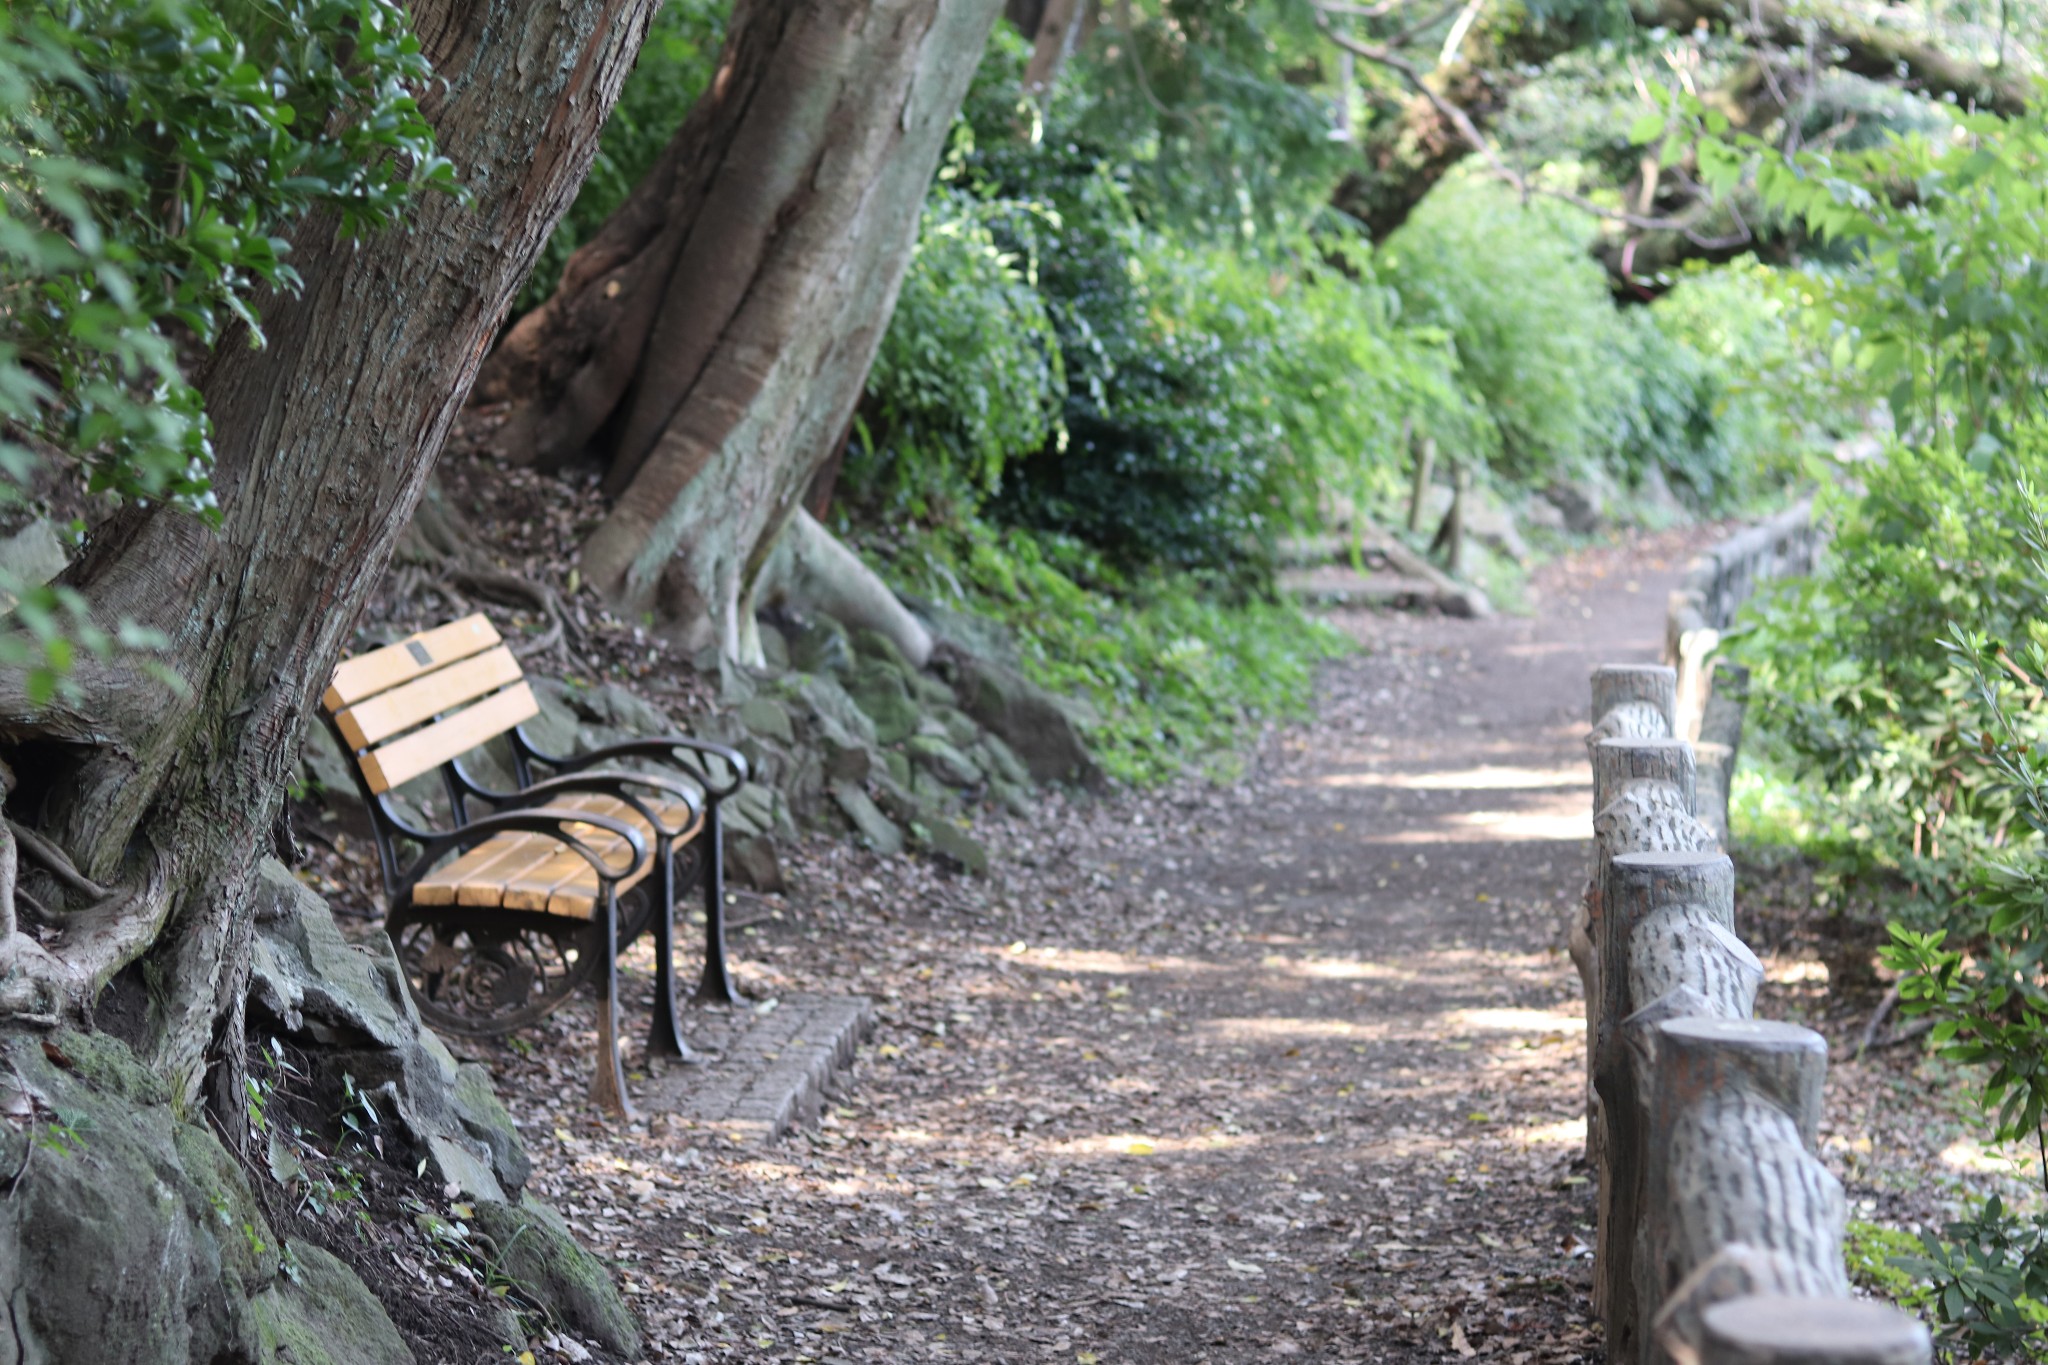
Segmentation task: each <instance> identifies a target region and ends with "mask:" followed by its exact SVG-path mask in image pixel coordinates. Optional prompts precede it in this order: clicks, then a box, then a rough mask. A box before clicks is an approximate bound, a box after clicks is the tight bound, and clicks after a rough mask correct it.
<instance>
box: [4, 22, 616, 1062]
mask: <svg viewBox="0 0 2048 1365" xmlns="http://www.w3.org/2000/svg"><path fill="white" fill-rule="evenodd" d="M655 7H656V0H560V3H557V4H554V5H551V6H549V7H547V8H546V9H545V10H544V11H538V10H534V9H532V8H531V7H529V6H527V5H525V4H522V3H519V0H418V2H417V3H416V4H415V5H414V14H415V27H416V30H417V32H418V35H419V38H420V42H421V45H422V47H423V48H424V49H425V51H426V53H427V56H428V57H429V59H430V60H431V61H432V62H433V64H434V69H435V72H436V75H437V79H436V81H435V82H434V84H433V86H432V87H431V88H430V89H429V90H428V91H426V92H424V94H423V95H422V98H421V103H422V107H423V109H424V111H425V113H426V115H427V117H428V119H429V120H430V121H431V122H432V123H433V125H434V127H435V130H436V133H437V135H438V138H439V142H440V147H441V150H442V152H443V153H444V154H445V155H447V156H448V157H450V158H451V159H452V160H453V161H454V163H455V165H456V166H457V168H458V173H459V175H460V176H461V179H462V182H463V184H464V185H465V186H466V188H467V189H468V191H469V192H470V194H471V195H472V196H473V199H472V200H471V202H469V203H467V204H464V203H461V202H458V201H457V200H455V199H453V198H451V197H447V196H431V197H428V198H426V199H425V200H424V201H423V202H421V203H420V204H418V205H417V206H416V207H415V209H414V210H413V213H412V217H411V222H410V223H409V225H408V226H407V228H405V229H403V230H393V231H389V232H385V233H381V234H378V235H376V236H374V237H371V238H369V239H367V240H365V241H362V242H350V241H346V240H342V239H341V238H340V237H339V236H338V234H337V231H336V225H335V223H334V221H333V220H332V219H328V218H316V219H313V220H309V221H307V222H305V223H303V224H301V225H300V227H299V229H298V230H297V231H296V232H295V234H294V239H295V250H294V253H293V257H292V259H293V261H294V262H295V263H296V264H297V265H298V267H299V269H300V271H301V273H302V275H303V276H304V278H305V281H306V287H305V290H304V292H303V293H302V294H301V295H299V296H298V297H295V298H276V299H273V300H272V301H271V302H270V303H269V305H268V306H267V308H266V310H265V311H266V317H265V324H266V330H267V332H268V337H269V340H268V344H267V345H266V346H265V347H264V348H263V349H262V350H260V351H255V352H251V351H250V350H249V349H248V347H247V345H246V343H245V341H244V339H242V338H237V337H233V336H230V337H229V338H227V339H226V340H224V341H223V342H222V344H221V346H220V348H219V350H218V351H217V352H216V354H215V356H214V357H213V359H212V360H211V361H210V362H209V363H208V366H207V369H206V371H205V372H204V373H203V374H202V375H201V376H200V379H199V382H200V387H201V389H202V391H203V392H204V394H205V396H206V401H207V407H208V411H209V413H210V414H211V416H212V419H213V422H214V428H215V446H216V449H217V452H218V456H217V464H216V467H215V471H214V482H215V488H216V491H217V495H218V498H219V502H220V506H221V511H222V520H221V524H220V526H219V527H218V528H211V527H208V526H207V525H205V524H204V523H203V522H201V521H199V520H198V519H196V518H194V517H192V516H190V515H187V514H185V513H183V512H180V511H176V510H173V509H170V508H166V507H149V508H132V509H130V510H128V511H126V512H124V513H122V514H120V515H119V516H117V517H116V518H115V519H114V520H113V521H112V522H111V523H110V524H108V525H107V526H106V527H104V528H103V529H101V530H100V531H99V532H97V533H96V534H95V535H94V536H93V538H92V541H91V543H90V544H89V545H88V546H87V548H86V551H85V553H84V554H83V555H82V556H81V557H80V559H79V560H78V561H77V562H76V563H74V564H73V565H72V566H71V568H70V569H69V570H68V571H67V573H66V575H65V581H67V582H68V583H69V584H70V585H71V586H73V587H75V588H77V589H78V590H79V591H80V592H82V593H83V594H85V596H86V598H87V600H88V601H89V602H90V603H91V607H92V611H93V613H94V615H95V617H96V618H97V619H99V620H100V621H102V622H103V623H106V624H109V625H111V624H112V623H114V622H116V621H120V620H123V619H126V620H132V621H136V622H139V623H141V624H143V625H146V626H151V627H154V628H155V629H157V630H159V631H161V632H162V633H163V634H164V635H165V636H166V637H167V638H168V640H169V645H168V648H166V649H165V650H164V651H163V652H162V653H161V654H160V655H158V656H156V659H155V661H154V662H155V664H156V665H158V666H160V667H161V669H162V670H164V671H165V672H167V673H168V675H170V676H172V677H174V678H175V680H176V681H175V683H171V682H166V681H164V680H163V679H162V678H161V677H160V676H158V675H157V674H156V673H153V672H152V671H150V670H149V669H147V668H145V667H144V665H143V663H142V661H140V660H138V659H136V658H134V657H132V656H128V657H117V658H116V659H114V660H113V661H111V662H109V663H105V664H100V665H88V666H86V667H84V668H82V669H81V670H80V671H79V672H78V674H77V678H76V680H77V682H78V684H79V690H80V696H79V698H78V699H77V700H75V701H73V702H72V703H70V704H67V705H64V706H60V707H37V706H33V705H30V704H28V702H27V699H26V696H25V693H24V690H23V679H21V678H20V677H17V676H12V675H10V674H6V673H0V753H4V754H5V755H6V757H7V758H8V759H9V760H10V761H11V762H12V765H13V767H14V770H15V772H16V773H17V774H20V775H21V776H22V778H23V781H22V784H21V787H20V788H19V789H18V790H17V791H16V793H15V799H14V800H13V801H12V802H11V803H10V804H11V808H12V811H13V813H14V814H15V815H16V816H17V818H22V817H23V816H29V817H32V818H33V820H34V821H35V822H36V823H38V824H40V825H41V826H42V828H43V829H44V830H45V831H47V833H48V835H49V836H50V837H51V838H52V839H53V840H54V841H55V842H56V843H57V844H59V845H61V846H62V847H63V848H64V849H66V850H68V852H69V853H70V855H71V856H72V858H73V859H74V861H75V862H76V863H77V864H78V866H79V867H80V868H81V869H83V870H84V871H85V873H86V874H87V875H88V876H90V877H94V878H97V879H100V880H102V881H108V882H114V883H117V884H118V886H119V891H118V892H117V894H116V895H114V896H113V897H111V898H110V899H109V900H108V901H106V902H104V903H102V904H101V905H99V906H97V907H93V908H85V909H73V910H71V911H69V912H64V913H58V914H56V915H55V916H54V918H55V919H56V920H57V922H58V923H57V927H58V928H59V930H60V932H59V934H58V937H57V938H56V939H55V941H53V942H52V943H49V944H47V945H44V947H43V948H42V949H39V950H38V951H37V952H34V953H28V954H26V955H23V954H22V953H20V952H16V953H15V954H14V961H13V963H12V964H11V965H14V966H17V967H19V968H22V969H24V970H25V971H26V973H27V975H26V977H24V976H23V974H22V972H19V971H18V972H16V973H15V974H14V976H13V978H12V979H10V981H9V986H10V988H11V989H10V997H11V998H10V1000H9V1002H8V1003H9V1004H10V1005H11V1006H13V1007H14V1008H15V1009H16V1010H21V1009H23V1008H24V1007H25V1006H26V1005H28V1004H31V1003H33V1002H32V1001H30V1000H29V997H30V996H33V997H35V999H36V1000H39V1001H40V1003H41V1004H42V1005H43V1006H45V1007H46V1008H48V1009H49V1010H51V1011H53V1012H60V1013H61V1012H71V1013H78V1012H82V1011H85V1010H89V1008H90V1005H91V1002H92V1001H93V999H94V998H95V997H96V996H97V995H98V993H99V992H100V990H101V989H102V988H103V987H104V986H105V985H106V983H107V982H108V981H109V980H110V979H112V977H113V976H114V974H115V973H116V972H119V971H120V970H121V969H122V968H123V967H125V966H127V965H129V964H130V963H132V962H137V961H138V960H139V962H140V965H141V971H142V980H143V981H144V982H145V983H146V986H147V991H146V994H147V998H148V1004H149V1010H148V1018H147V1022H146V1024H145V1025H144V1026H143V1027H142V1030H141V1036H140V1037H138V1038H135V1039H132V1040H131V1041H134V1042H136V1043H137V1044H138V1045H139V1050H140V1051H141V1052H142V1053H143V1055H145V1056H147V1057H149V1058H151V1059H152V1060H153V1061H154V1063H155V1064H156V1065H157V1066H158V1068H159V1069H160V1070H161V1071H162V1072H163V1074H164V1075H165V1076H166V1077H168V1078H169V1079H171V1081H172V1082H173V1084H174V1085H177V1086H179V1087H181V1088H182V1089H183V1091H184V1093H185V1094H186V1095H187V1096H188V1097H189V1096H192V1095H195V1094H196V1093H197V1092H198V1089H199V1086H200V1082H201V1080H202V1079H203V1077H204V1073H205V1071H206V1069H207V1068H208V1066H209V1065H211V1064H212V1062H214V1061H220V1060H225V1061H227V1062H228V1063H229V1067H230V1070H234V1069H238V1068H239V1064H240V1063H239V1058H240V1049H241V1036H240V1015H239V1008H240V1001H241V998H242V995H243V992H244V990H245V987H246V977H247V970H248V956H249V941H250V924H249V919H248V906H249V899H250V887H251V882H252V877H253V872H254V868H255V864H256V861H257V858H258V856H259V855H260V854H261V853H263V852H264V851H266V850H267V849H268V848H269V846H270V831H271V828H272V825H273V822H274V820H275V819H276V817H277V813H278V810H279V808H280V804H281V801H282V797H283V793H284V786H285V780H286V777H287V774H288V771H289V768H290V765H291V763H292V761H293V758H294V756H295V752H296V749H297V746H298V739H299V734H300V731H301V728H302V726H303V723H304V721H305V719H306V717H307V715H308V714H309V712H310V709H311V707H312V705H313V703H314V700H315V698H317V697H318V696H319V694H320V692H321V690H322V689H323V688H325V686H326V685H327V681H328V677H329V675H330V674H331V673H332V671H333V668H334V664H335V661H336V659H337V658H338V657H339V655H340V653H341V651H342V648H343V646H344V644H345V643H346V640H347V638H348V635H349V632H350V630H351V629H352V627H353V625H354V623H355V618H356V615H357V613H358V612H359V611H360V610H361V608H362V605H363V603H364V601H365V600H366V599H367V597H368V595H369V592H370V590H371V589H372V587H373V586H374V585H375V583H376V582H377V580H378V577H379V576H380V575H381V574H382V573H383V571H384V566H385V563H386V561H387V560H388V559H389V557H390V553H391V549H392V547H393V545H394V543H395V542H396V540H397V538H398V535H399V533H400V532H401V531H402V530H403V529H404V527H405V525H406V522H407V520H408V519H409V518H410V516H411V514H412V510H413V507H414V504H415V502H416V501H417V499H418V497H419V495H420V491H421V489H422V487H423V486H424V484H425V482H426V478H427V475H428V472H429V470H430V469H431V467H432V465H433V462H434V459H435V457H436V456H437V455H438V454H439V453H440V449H441V445H442V442H443V440H444V439H445V438H446V436H447V434H448V431H449V428H450V426H451V424H452V422H453V420H454V417H455V415H456V413H457V412H458V411H459V409H460V407H461V405H462V402H463V400H464V398H465V396H466V394H467V392H468V389H469V386H470V383H471V381H472V379H473V378H474V375H475V371H476V367H477V364H478V362H479V360H480V359H481V358H482V355H483V352H484V349H485V347H486V346H487V345H488V344H489V341H490V338H491V336H492V334H493V332H494V331H495V329H496V327H497V326H498V323H499V320H500V318H501V317H502V316H503V313H504V311H505V309H506V308H507V306H508V305H509V303H510V300H511V298H512V294H513V291H514V290H515V289H517V287H518V286H519V284H520V282H521V281H522V280H523V279H524V278H525V276H526V273H527V271H528V270H529V269H530V268H531V266H532V263H533V261H534V260H535V258H536V257H537V255H538V253H539V251H540V248H541V246H542V244H543V243H544V242H545V241H546V240H547V236H548V233H549V231H550V230H551V229H552V228H553V226H554V224H555V222H556V220H557V219H558V218H560V216H561V215H562V213H563V212H564V211H565V210H566V209H567V207H568V205H569V203H570V202H571V200H572V199H573V197H574V195H575V191H576V188H577V186H578V185H579V184H580V183H581V181H582V179H583V177H584V174H585V173H586V172H587V171H588V169H589V165H590V161H591V158H592V156H593V155H594V153H595V151H596V137H597V132H598V129H599V126H600V125H601V124H602V122H603V119H604V116H605V114H606V113H607V112H608V111H609V110H610V108H611V105H612V103H613V101H614V99H615V98H616V96H617V94H618V91H619V87H620V85H621V84H622V82H623V80H624V78H625V75H626V72H627V71H628V70H629V69H630V68H631V66H632V62H633V58H634V56H635V54H636V52H637V50H638V47H639V44H640V42H641V41H642V40H643V39H644V38H645V36H646V30H647V24H648V21H649V19H650V17H651V15H652V12H653V10H654V9H655ZM28 938H29V936H28V935H27V934H17V935H16V936H15V937H14V940H13V941H12V942H13V944H14V946H15V948H17V949H19V948H20V947H21V946H22V945H23V942H24V941H25V940H27V939H28ZM25 985H33V986H34V987H35V989H34V990H33V991H28V990H25V989H24V987H25ZM209 1054H211V1055H209Z"/></svg>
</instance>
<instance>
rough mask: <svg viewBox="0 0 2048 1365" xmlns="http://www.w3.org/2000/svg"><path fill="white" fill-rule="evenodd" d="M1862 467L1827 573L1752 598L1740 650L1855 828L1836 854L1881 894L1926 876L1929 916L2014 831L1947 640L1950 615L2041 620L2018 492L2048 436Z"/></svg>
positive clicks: (1835, 502)
mask: <svg viewBox="0 0 2048 1365" xmlns="http://www.w3.org/2000/svg"><path fill="white" fill-rule="evenodd" d="M1857 472H1858V473H1859V475H1860V476H1861V480H1862V484H1863V488H1862V491H1861V492H1860V493H1858V492H1854V491H1850V490H1846V489H1844V490H1837V491H1834V492H1831V493H1829V494H1827V495H1825V496H1824V497H1823V499H1822V502H1821V507H1820V515H1821V516H1822V517H1824V518H1825V519H1826V521H1827V523H1828V525H1829V527H1830V531H1831V535H1832V539H1831V541H1830V544H1829V549H1828V556H1827V560H1826V566H1825V569H1824V571H1823V572H1822V573H1820V574H1818V575H1816V576H1814V577H1811V578H1807V579H1800V580H1792V581H1789V582H1787V583H1785V584H1784V585H1783V586H1782V587H1780V588H1779V589H1778V590H1777V592H1776V593H1775V594H1773V595H1772V596H1771V597H1769V598H1768V599H1766V600H1765V601H1764V602H1763V603H1762V604H1760V605H1759V606H1758V607H1756V608H1754V609H1753V611H1752V614H1751V616H1750V618H1749V620H1750V624H1749V626H1748V627H1747V628H1746V630H1745V632H1744V634H1743V635H1742V637H1741V639H1740V641H1739V644H1738V648H1739V650H1740V652H1741V654H1742V657H1743V658H1744V659H1745V660H1748V661H1750V662H1751V663H1752V664H1753V665H1754V666H1755V669H1756V674H1755V677H1754V680H1753V686H1752V689H1751V697H1752V701H1753V706H1754V707H1755V714H1756V715H1757V717H1758V720H1759V722H1760V724H1761V727H1762V728H1763V729H1764V730H1766V731H1767V732H1768V733H1769V734H1770V736H1771V738H1772V741H1773V742H1774V743H1775V744H1776V745H1778V746H1780V748H1781V751H1782V752H1784V753H1785V754H1787V755H1788V756H1789V757H1790V758H1791V760H1792V761H1793V763H1794V764H1795V766H1796V768H1797V769H1798V771H1799V772H1800V774H1801V775H1802V776H1803V777H1805V778H1807V779H1808V780H1811V781H1814V782H1816V783H1818V784H1819V785H1820V786H1822V787H1823V788H1824V789H1825V790H1826V791H1827V792H1828V793H1829V794H1830V797H1831V799H1832V801H1833V803H1834V805H1835V807H1836V809H1837V811H1838V812H1841V813H1842V814H1843V815H1844V816H1846V817H1847V818H1846V820H1845V821H1844V823H1845V824H1846V825H1847V827H1848V828H1849V829H1850V830H1851V831H1852V833H1853V834H1855V835H1856V836H1858V837H1856V838H1854V839H1853V840H1852V841H1851V842H1849V843H1848V844H1847V845H1846V846H1845V847H1843V848H1842V849H1841V850H1839V851H1840V852H1842V853H1844V854H1846V855H1852V856H1854V857H1855V858H1856V860H1857V861H1859V862H1860V863H1861V865H1862V867H1861V880H1862V882H1863V884H1864V889H1865V891H1866V893H1867V894H1868V898H1869V899H1878V898H1879V896H1880V893H1881V892H1882V891H1883V889H1884V888H1887V887H1890V888H1894V889H1909V888H1917V890H1918V892H1919V898H1924V899H1922V900H1921V904H1922V908H1921V909H1918V910H1915V911H1913V912H1912V915H1913V918H1915V920H1916V921H1917V920H1919V919H1921V918H1923V917H1924V916H1926V915H1929V914H1932V915H1936V916H1939V915H1941V914H1943V913H1945V911H1944V909H1943V907H1944V905H1945V904H1946V899H1947V897H1948V896H1949V895H1950V894H1951V893H1952V891H1953V889H1954V887H1955V884H1956V878H1957V877H1958V876H1959V874H1960V873H1961V871H1962V869H1963V867H1964V865H1965V864H1966V862H1967V861H1968V859H1969V858H1970V857H1971V856H1973V855H1974V853H1975V852H1976V851H1977V850H1980V849H1981V848H1983V847H1985V846H1986V845H1988V844H1990V843H1992V842H1993V841H1995V840H1998V839H2001V838H2003V837H2005V836H2004V834H2002V833H2001V831H2005V832H2009V831H2010V829H2011V822H2012V816H2013V808H2012V802H2011V798H2010V794H2009V792H2008V791H2006V790H2005V789H2004V788H2003V787H2001V786H2000V785H1998V784H1996V783H1994V782H1991V781H1989V780H1988V778H1989V776H1990V775H1989V774H1988V773H1987V772H1986V770H1985V769H1984V767H1983V765H1982V764H1981V763H1980V762H1979V761H1978V756H1977V755H1976V754H1975V753H1974V752H1973V751H1972V750H1971V749H1970V748H1969V747H1968V746H1967V745H1966V743H1965V741H1964V734H1965V732H1966V731H1970V730H1974V729H1980V728H1982V722H1983V720H1984V717H1983V716H1982V715H1981V713H1979V712H1978V711H1977V710H1976V708H1975V707H1974V706H1973V705H1972V704H1971V701H1970V697H1969V695H1968V693H1967V692H1966V690H1965V688H1964V686H1963V681H1962V678H1961V676H1960V675H1959V674H1957V673H1956V671H1955V669H1954V667H1953V665H1952V663H1951V661H1950V659H1949V658H1948V657H1946V656H1945V655H1944V654H1943V653H1942V651H1941V650H1940V648H1939V647H1938V641H1939V640H1940V639H1941V638H1942V636H1943V635H1944V634H1945V633H1946V632H1947V630H1948V628H1949V624H1950V623H1951V622H1956V623H1959V624H1961V625H1963V626H1965V627H1967V628H1969V629H1973V630H1978V631H1982V632H1985V633H1986V634H1988V635H1990V636H1991V637H1993V638H1997V639H2003V640H2013V639H2018V638H2024V636H2025V634H2026V632H2027V630H2028V629H2029V627H2028V622H2029V620H2030V619H2031V617H2032V616H2033V615H2034V614H2035V613H2036V612H2037V611H2038V609H2039V601H2040V584H2039V583H2038V582H2037V581H2036V579H2035V577H2034V574H2033V571H2032V569H2031V568H2030V566H2029V565H2028V563H2027V561H2026V559H2025V556H2024V542H2023V536H2024V534H2025V531H2026V527H2027V517H2028V504H2027V501H2026V498H2025V497H2024V495H2023V494H2022V492H2021V489H2022V484H2023V481H2025V480H2030V479H2033V480H2038V479H2040V478H2042V476H2043V475H2044V474H2048V433H2042V435H2041V437H2037V438H2035V439H2029V440H2025V441H2022V442H2019V443H2016V444H2015V445H2014V446H2013V447H2012V448H2010V449H2007V450H2005V451H2001V452H1998V453H1997V454H1995V455H1988V456H1981V457H1980V458H1979V459H1976V460H1972V459H1968V458H1965V457H1964V456H1962V455H1960V454H1958V453H1956V452H1954V451H1952V450H1930V449H1924V448H1912V447H1899V448H1895V449H1893V450H1891V451H1889V452H1888V453H1886V454H1885V455H1884V456H1883V457H1882V458H1881V459H1879V460H1876V461H1872V462H1870V463H1867V464H1864V465H1861V466H1859V467H1858V471H1857ZM1935 489H1939V490H1941V492H1940V495H1939V496H1938V497H1930V496H1929V494H1930V491H1931V490H1935Z"/></svg>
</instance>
